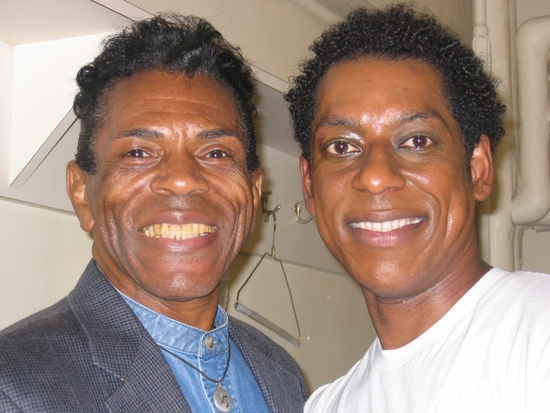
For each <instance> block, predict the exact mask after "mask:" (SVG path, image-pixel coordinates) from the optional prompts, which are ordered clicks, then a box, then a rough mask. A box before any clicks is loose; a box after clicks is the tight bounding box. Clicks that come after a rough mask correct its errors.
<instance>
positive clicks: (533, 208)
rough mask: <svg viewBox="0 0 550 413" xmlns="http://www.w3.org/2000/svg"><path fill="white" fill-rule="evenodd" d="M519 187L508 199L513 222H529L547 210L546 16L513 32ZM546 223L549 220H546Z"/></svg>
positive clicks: (549, 31) (549, 35) (549, 44)
mask: <svg viewBox="0 0 550 413" xmlns="http://www.w3.org/2000/svg"><path fill="white" fill-rule="evenodd" d="M516 42H517V58H518V88H519V106H520V136H521V139H520V142H521V143H520V145H521V148H520V150H521V156H520V175H519V176H520V180H521V190H520V192H519V193H518V194H517V195H516V197H515V198H514V199H513V201H512V209H511V212H512V220H513V221H514V223H515V224H516V225H529V224H533V223H535V222H537V221H539V220H541V219H542V218H544V217H545V216H546V215H547V214H548V212H549V211H550V141H549V138H550V136H549V135H550V130H549V127H548V120H549V119H548V108H549V101H548V53H549V52H550V16H545V17H537V18H533V19H530V20H527V21H526V22H524V23H523V24H522V25H521V26H520V28H519V29H518V32H517V37H516ZM549 224H550V219H549Z"/></svg>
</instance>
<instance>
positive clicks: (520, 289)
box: [485, 267, 550, 315]
mask: <svg viewBox="0 0 550 413" xmlns="http://www.w3.org/2000/svg"><path fill="white" fill-rule="evenodd" d="M485 277H493V278H494V279H495V282H494V284H493V285H492V288H490V289H489V290H488V291H487V294H486V295H487V298H488V299H490V300H497V302H501V303H502V305H507V304H506V303H516V304H519V303H522V305H526V306H527V307H528V308H531V307H532V308H533V310H535V309H540V310H543V311H544V310H547V311H544V312H547V313H548V315H550V307H549V306H548V305H547V303H548V300H550V275H548V274H543V273H536V272H529V271H515V272H509V271H505V270H503V269H501V268H498V267H495V268H493V269H492V270H491V271H490V272H488V273H487V274H486V275H485Z"/></svg>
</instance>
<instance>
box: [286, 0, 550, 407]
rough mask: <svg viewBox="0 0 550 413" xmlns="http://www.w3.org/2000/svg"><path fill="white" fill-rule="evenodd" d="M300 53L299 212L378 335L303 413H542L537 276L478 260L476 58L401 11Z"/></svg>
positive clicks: (549, 384) (544, 336) (488, 151)
mask: <svg viewBox="0 0 550 413" xmlns="http://www.w3.org/2000/svg"><path fill="white" fill-rule="evenodd" d="M311 50H312V52H313V53H314V56H313V57H312V58H311V59H309V60H308V61H306V62H304V63H303V65H302V73H301V75H300V76H298V77H297V78H296V79H295V80H294V85H293V87H292V88H291V89H290V91H289V92H288V94H287V96H286V100H287V101H288V102H289V103H290V111H291V115H292V119H293V123H294V129H295V138H296V140H297V141H298V142H299V143H300V145H301V148H302V157H301V163H300V170H301V174H302V184H303V191H304V199H305V202H306V207H307V209H308V210H309V211H310V213H311V214H312V215H314V216H315V218H316V221H317V225H318V227H319V232H320V234H321V237H322V238H323V240H324V242H325V244H326V245H327V247H328V248H329V250H330V251H331V253H332V254H333V255H334V256H335V257H336V258H337V259H338V261H339V262H340V263H341V264H342V265H343V266H344V267H345V268H346V270H347V271H348V272H349V273H350V274H351V276H352V277H353V278H354V279H355V280H356V281H357V282H358V283H359V284H360V286H361V288H362V291H363V294H364V297H365V301H366V304H367V308H368V310H369V313H370V317H371V319H372V322H373V324H374V327H375V329H376V332H377V335H378V337H377V339H376V341H375V342H374V343H373V344H372V346H371V347H370V349H369V350H368V352H367V353H366V355H365V356H364V357H363V359H362V360H360V361H359V362H358V363H357V364H356V365H355V366H354V367H353V368H352V369H351V371H350V372H349V373H348V374H347V375H346V376H344V377H342V378H340V379H339V380H337V381H336V382H334V383H332V384H329V385H327V386H324V387H322V388H321V389H319V390H317V391H316V392H315V393H314V394H313V395H312V396H311V398H310V400H309V401H308V403H307V404H306V412H331V413H334V412H340V413H351V412H374V413H380V412H422V413H425V412H445V413H449V412H483V413H487V412H499V413H502V412H543V411H545V412H548V411H550V277H549V276H547V275H544V274H531V273H509V272H506V271H504V270H502V269H499V268H492V267H491V266H490V265H489V264H487V263H485V262H484V261H483V260H481V258H480V257H479V253H478V245H477V239H476V230H475V222H474V221H475V206H476V202H478V201H483V200H485V199H487V197H488V196H489V195H490V193H491V190H492V186H493V165H492V155H493V152H494V150H495V148H496V146H497V145H498V143H499V140H500V138H501V137H502V136H503V134H504V129H503V124H502V115H503V113H504V111H505V107H504V106H503V105H502V104H501V103H500V102H499V100H498V97H497V93H496V90H495V82H494V81H493V80H492V79H490V78H489V77H488V76H487V75H486V74H485V73H484V72H483V67H482V62H481V60H479V59H478V58H477V57H476V56H475V55H474V53H473V52H472V51H471V50H470V49H469V48H468V47H466V46H463V45H461V44H460V41H459V40H458V38H457V37H456V36H455V35H453V34H452V33H450V32H449V31H448V29H446V28H444V27H443V26H441V25H440V24H439V23H438V22H437V21H436V20H435V19H434V18H432V17H431V16H428V15H425V14H423V13H420V12H417V11H416V10H415V9H413V8H411V7H410V6H405V5H396V6H392V7H390V8H388V9H386V10H382V11H380V10H371V11H367V10H364V9H360V10H357V11H355V12H352V13H351V14H350V15H349V16H348V18H347V20H345V21H343V22H341V23H338V24H336V25H334V26H333V27H331V28H329V29H328V30H327V31H326V32H325V33H324V34H323V35H322V36H321V37H320V38H319V40H317V41H316V42H315V43H314V44H313V46H312V47H311Z"/></svg>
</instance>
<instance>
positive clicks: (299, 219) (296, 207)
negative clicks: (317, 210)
mask: <svg viewBox="0 0 550 413" xmlns="http://www.w3.org/2000/svg"><path fill="white" fill-rule="evenodd" d="M303 206H304V201H300V202H296V204H294V212H296V221H297V222H298V223H299V224H307V223H308V222H310V221H311V220H312V219H313V215H310V216H309V217H307V218H306V219H302V217H301V214H302V207H303Z"/></svg>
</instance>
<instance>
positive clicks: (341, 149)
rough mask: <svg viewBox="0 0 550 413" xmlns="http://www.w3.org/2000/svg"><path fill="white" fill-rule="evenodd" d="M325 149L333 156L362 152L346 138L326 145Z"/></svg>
mask: <svg viewBox="0 0 550 413" xmlns="http://www.w3.org/2000/svg"><path fill="white" fill-rule="evenodd" d="M325 151H326V152H327V153H328V154H330V155H333V156H346V155H350V154H353V153H358V152H361V149H359V148H358V147H357V146H355V145H353V144H351V143H349V142H348V141H345V140H337V141H334V142H331V143H329V144H328V145H327V146H325Z"/></svg>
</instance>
